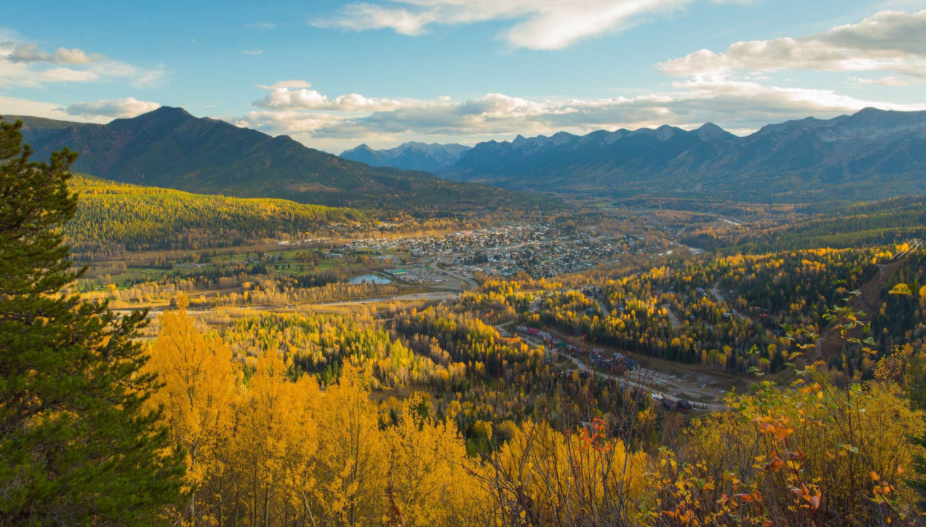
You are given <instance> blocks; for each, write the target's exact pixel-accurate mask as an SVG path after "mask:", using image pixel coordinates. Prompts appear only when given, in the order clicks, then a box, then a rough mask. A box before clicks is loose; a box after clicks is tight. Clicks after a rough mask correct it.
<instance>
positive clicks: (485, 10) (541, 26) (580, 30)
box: [311, 0, 749, 50]
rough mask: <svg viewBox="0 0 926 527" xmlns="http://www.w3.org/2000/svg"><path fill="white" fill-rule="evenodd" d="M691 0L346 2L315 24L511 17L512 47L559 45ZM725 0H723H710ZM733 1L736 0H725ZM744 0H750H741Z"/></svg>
mask: <svg viewBox="0 0 926 527" xmlns="http://www.w3.org/2000/svg"><path fill="white" fill-rule="evenodd" d="M694 1H695V0H392V1H388V2H382V3H368V2H358V3H352V4H348V5H347V6H346V7H345V8H344V9H342V10H341V11H340V12H339V13H338V14H337V15H336V16H333V17H329V18H321V19H315V20H312V21H311V23H312V24H313V25H315V26H317V27H326V28H335V29H344V30H350V31H365V30H375V29H392V30H393V31H395V32H397V33H400V34H402V35H408V36H418V35H422V34H424V33H427V31H428V27H429V26H432V25H457V24H473V23H478V22H488V21H492V20H503V21H510V22H511V25H510V26H509V27H508V28H507V29H505V30H504V31H503V32H502V34H501V35H500V37H501V38H502V39H503V40H505V41H506V42H507V43H508V45H510V46H511V47H513V48H528V49H536V50H556V49H563V48H566V47H568V46H571V45H573V44H575V43H576V42H579V41H580V40H583V39H586V38H590V37H594V36H598V35H602V34H605V33H611V32H615V31H620V30H622V29H626V28H627V27H629V26H632V25H634V24H637V23H639V22H640V21H641V19H642V17H644V16H646V15H652V14H667V13H671V12H672V11H675V10H677V9H680V8H683V7H685V6H687V5H689V4H691V3H693V2H694ZM714 1H724V0H714ZM727 1H736V0H727ZM739 1H741V2H748V1H749V0H739Z"/></svg>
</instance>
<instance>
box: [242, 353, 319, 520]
mask: <svg viewBox="0 0 926 527" xmlns="http://www.w3.org/2000/svg"><path fill="white" fill-rule="evenodd" d="M290 366H291V364H290V363H289V362H288V361H284V360H283V358H282V357H281V356H280V353H279V352H278V351H277V350H276V348H271V349H268V350H266V351H264V352H263V353H262V354H261V355H259V356H258V357H257V362H256V365H255V371H254V373H253V374H252V375H251V378H250V379H249V380H248V382H247V388H246V390H245V393H244V396H243V397H242V400H241V401H240V403H239V404H238V411H237V430H236V434H235V437H234V449H235V470H236V472H237V476H238V477H237V478H236V483H237V485H238V489H237V492H236V494H237V496H238V502H239V504H240V506H241V509H243V514H244V519H245V524H247V525H252V526H258V525H263V526H268V525H277V524H286V523H289V522H291V520H293V519H298V518H300V517H303V516H304V515H306V514H307V513H308V511H307V508H306V506H305V500H304V499H303V497H302V492H301V491H302V489H304V488H306V487H307V486H311V485H312V482H311V481H310V480H309V478H310V474H311V471H310V470H309V468H310V462H311V457H312V454H313V452H314V451H315V441H316V425H315V421H313V419H312V413H313V412H312V408H313V405H315V403H316V402H317V401H318V399H319V394H318V383H317V382H316V381H315V379H314V377H311V376H308V375H304V376H302V377H300V378H299V380H298V381H296V382H293V381H291V380H290V379H289V378H288V376H287V373H288V372H289V370H290ZM336 424H337V423H328V426H335V425H336ZM308 523H312V522H308Z"/></svg>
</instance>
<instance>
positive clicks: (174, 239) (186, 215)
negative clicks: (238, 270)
mask: <svg viewBox="0 0 926 527" xmlns="http://www.w3.org/2000/svg"><path fill="white" fill-rule="evenodd" d="M69 185H70V187H71V189H72V190H75V191H77V192H79V193H80V201H79V202H78V207H77V214H76V216H75V217H74V219H72V220H71V221H70V222H68V223H67V224H66V225H65V228H64V232H65V234H66V235H67V243H68V244H70V245H71V246H72V247H73V249H74V251H75V252H76V253H85V252H99V251H101V250H102V251H106V250H123V249H128V250H146V249H178V248H205V247H224V246H228V245H232V244H234V243H235V242H236V241H238V242H241V241H243V240H252V239H258V238H264V237H278V236H280V235H282V234H287V235H290V236H299V235H304V234H305V233H307V232H313V231H315V230H317V229H319V228H322V227H325V226H327V225H328V224H330V223H335V222H355V221H363V220H365V219H367V216H366V215H365V214H364V213H362V212H360V211H358V210H356V209H347V208H331V207H324V206H320V205H305V204H301V203H294V202H292V201H286V200H282V199H244V198H230V197H224V196H208V195H201V194H190V193H187V192H181V191H177V190H169V189H163V188H155V187H140V186H135V185H129V184H124V183H113V182H111V181H105V180H101V179H97V178H93V177H87V176H81V175H77V176H74V178H72V179H71V180H70V182H69Z"/></svg>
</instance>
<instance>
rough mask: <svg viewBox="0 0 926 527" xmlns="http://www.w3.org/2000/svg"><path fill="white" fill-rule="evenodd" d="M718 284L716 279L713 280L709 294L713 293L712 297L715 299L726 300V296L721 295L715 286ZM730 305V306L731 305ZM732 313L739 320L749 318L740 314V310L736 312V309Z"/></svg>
mask: <svg viewBox="0 0 926 527" xmlns="http://www.w3.org/2000/svg"><path fill="white" fill-rule="evenodd" d="M719 285H720V282H719V281H718V282H715V283H714V285H712V286H711V294H712V295H714V298H716V299H717V300H720V301H721V302H726V301H727V297H725V296H724V295H722V294H721V293H720V291H719V290H718V289H717V286H719ZM728 305H729V304H728ZM731 307H732V306H731ZM733 314H734V315H736V318H738V319H740V320H747V319H748V318H749V317H747V316H746V315H744V314H742V313H740V312H738V311H733Z"/></svg>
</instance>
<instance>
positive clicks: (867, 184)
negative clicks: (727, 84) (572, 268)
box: [439, 108, 926, 202]
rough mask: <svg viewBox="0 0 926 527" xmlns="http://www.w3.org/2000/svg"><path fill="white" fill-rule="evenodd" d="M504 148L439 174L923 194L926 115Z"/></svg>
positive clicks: (482, 149)
mask: <svg viewBox="0 0 926 527" xmlns="http://www.w3.org/2000/svg"><path fill="white" fill-rule="evenodd" d="M553 137H554V138H560V137H562V138H564V139H567V138H569V137H570V136H569V135H568V134H562V133H558V134H554V136H553ZM510 144H511V145H512V146H513V148H504V146H505V143H502V144H501V145H496V144H495V143H492V142H486V143H480V144H477V145H476V147H475V148H474V149H473V150H472V151H470V152H469V153H468V154H467V155H465V156H463V157H462V158H461V159H460V161H458V162H457V163H456V164H454V165H453V166H451V167H448V168H447V169H445V170H444V171H442V172H441V173H440V174H439V175H440V176H442V177H446V178H448V179H453V180H456V181H478V182H481V183H491V184H496V185H498V186H502V187H505V188H512V189H522V190H524V189H527V190H534V191H539V192H549V191H551V190H553V189H556V191H557V192H576V193H580V194H592V195H595V196H608V195H624V196H626V195H633V194H646V193H653V194H660V193H672V194H673V195H676V194H675V193H692V194H696V195H698V197H699V198H700V197H703V196H708V197H711V198H713V197H716V196H718V195H721V194H722V195H725V196H728V197H730V196H732V197H733V198H734V199H759V200H771V201H791V202H795V201H801V200H804V201H815V200H818V199H827V197H828V196H829V197H830V198H832V197H833V196H839V197H843V198H845V199H882V198H885V197H890V196H896V195H900V194H915V193H919V194H924V193H926V158H924V157H923V156H922V154H921V153H922V152H926V111H924V112H898V111H884V110H878V109H874V108H866V109H864V110H862V111H859V112H857V113H856V114H854V115H852V116H842V117H836V118H834V119H828V120H823V119H816V118H813V117H808V118H806V119H800V120H792V121H787V122H784V123H778V124H769V125H767V126H765V127H763V128H762V129H761V130H759V131H758V132H756V133H754V134H752V135H749V136H746V137H738V136H736V135H734V134H731V133H729V132H727V131H725V130H723V129H722V128H721V127H719V126H717V125H716V124H713V123H706V124H704V125H703V126H701V127H700V128H697V129H696V130H690V131H688V130H683V129H680V128H677V127H673V126H669V125H663V126H660V127H659V128H656V129H651V128H641V129H639V130H636V131H633V132H627V131H616V132H607V131H604V130H600V131H597V132H591V133H589V134H587V135H585V136H583V137H581V138H578V140H577V141H574V142H564V143H562V144H555V143H554V140H553V139H552V138H548V137H545V136H538V137H534V138H524V137H521V136H518V138H517V139H515V140H514V141H512V143H510ZM786 181H787V182H789V184H787V185H785V184H783V182H786ZM791 182H793V184H792V183H791Z"/></svg>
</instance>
